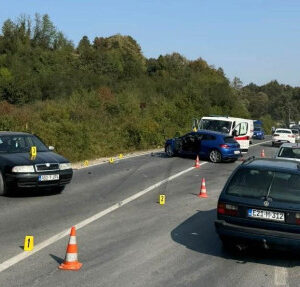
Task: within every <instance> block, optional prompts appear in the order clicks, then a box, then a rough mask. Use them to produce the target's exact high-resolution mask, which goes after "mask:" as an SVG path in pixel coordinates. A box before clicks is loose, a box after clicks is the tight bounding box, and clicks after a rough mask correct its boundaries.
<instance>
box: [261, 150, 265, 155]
mask: <svg viewBox="0 0 300 287" xmlns="http://www.w3.org/2000/svg"><path fill="white" fill-rule="evenodd" d="M260 157H265V151H264V150H263V149H262V150H261V153H260Z"/></svg>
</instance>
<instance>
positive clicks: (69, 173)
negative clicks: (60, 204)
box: [5, 169, 73, 189]
mask: <svg viewBox="0 0 300 287" xmlns="http://www.w3.org/2000/svg"><path fill="white" fill-rule="evenodd" d="M45 174H47V175H48V174H59V180H53V181H52V180H51V181H39V176H40V175H45ZM72 177H73V170H72V169H69V170H60V171H58V172H47V173H20V174H6V176H5V180H6V184H7V186H8V187H9V188H22V189H23V188H52V187H63V186H65V185H66V184H68V183H70V182H71V179H72Z"/></svg>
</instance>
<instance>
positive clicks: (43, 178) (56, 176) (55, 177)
mask: <svg viewBox="0 0 300 287" xmlns="http://www.w3.org/2000/svg"><path fill="white" fill-rule="evenodd" d="M50 180H59V174H44V175H40V176H39V181H50Z"/></svg>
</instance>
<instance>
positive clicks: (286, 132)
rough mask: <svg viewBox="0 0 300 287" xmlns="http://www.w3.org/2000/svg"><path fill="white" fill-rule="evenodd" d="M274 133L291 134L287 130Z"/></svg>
mask: <svg viewBox="0 0 300 287" xmlns="http://www.w3.org/2000/svg"><path fill="white" fill-rule="evenodd" d="M275 133H276V134H277V133H280V134H291V133H292V131H289V130H276V131H275Z"/></svg>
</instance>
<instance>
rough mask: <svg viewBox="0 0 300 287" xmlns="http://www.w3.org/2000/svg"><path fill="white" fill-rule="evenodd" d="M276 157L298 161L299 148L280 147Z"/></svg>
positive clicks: (299, 155)
mask: <svg viewBox="0 0 300 287" xmlns="http://www.w3.org/2000/svg"><path fill="white" fill-rule="evenodd" d="M278 157H288V158H297V159H300V147H299V148H291V147H282V148H281V149H280V150H279V152H278Z"/></svg>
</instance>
